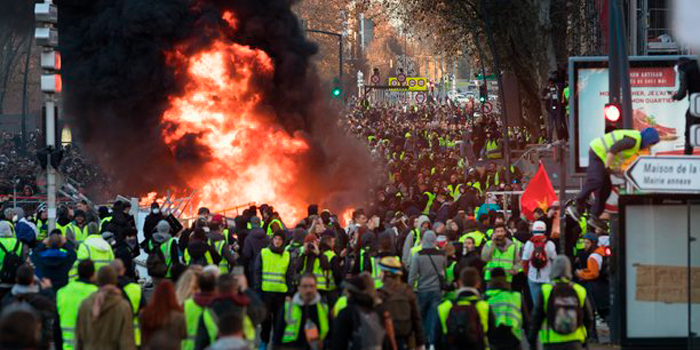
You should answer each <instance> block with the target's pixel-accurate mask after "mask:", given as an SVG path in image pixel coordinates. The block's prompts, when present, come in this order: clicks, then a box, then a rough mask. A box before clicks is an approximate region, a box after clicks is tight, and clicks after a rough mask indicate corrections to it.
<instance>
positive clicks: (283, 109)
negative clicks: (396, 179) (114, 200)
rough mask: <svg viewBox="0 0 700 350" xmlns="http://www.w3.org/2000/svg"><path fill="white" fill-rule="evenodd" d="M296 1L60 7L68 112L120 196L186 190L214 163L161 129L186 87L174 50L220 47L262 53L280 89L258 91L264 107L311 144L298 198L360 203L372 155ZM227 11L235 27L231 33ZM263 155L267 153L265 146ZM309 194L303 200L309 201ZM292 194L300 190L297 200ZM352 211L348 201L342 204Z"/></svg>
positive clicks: (79, 1) (74, 2) (135, 0)
mask: <svg viewBox="0 0 700 350" xmlns="http://www.w3.org/2000/svg"><path fill="white" fill-rule="evenodd" d="M292 3H293V1H289V0H226V1H224V0H148V1H144V0H59V1H57V4H58V6H59V35H60V37H59V39H60V45H61V51H62V54H63V62H64V69H63V75H64V78H63V79H64V92H65V94H64V108H65V115H66V117H67V118H68V120H69V122H70V124H71V125H72V127H73V130H74V132H75V134H76V135H77V138H78V139H79V141H80V142H81V143H82V144H83V146H84V147H86V149H87V150H88V151H89V152H90V154H91V155H92V156H93V157H94V158H95V159H96V160H97V161H99V163H100V165H101V166H102V168H103V169H104V170H106V171H107V172H108V173H109V174H111V175H112V177H113V179H114V180H115V184H114V185H115V187H114V191H115V192H116V191H121V192H123V193H133V194H145V193H146V192H148V191H152V190H161V191H162V190H164V189H166V188H182V186H183V184H185V183H186V181H184V180H185V179H187V177H188V175H189V174H190V173H191V172H196V171H197V169H198V167H199V166H201V165H202V164H203V162H206V160H207V152H208V149H207V147H206V146H205V145H201V144H199V143H198V142H197V138H196V137H191V138H185V139H183V142H181V143H180V144H178V148H177V150H176V151H175V152H172V151H171V150H170V149H169V148H168V147H167V146H166V144H165V143H164V141H163V139H162V136H161V132H162V128H163V127H166V126H165V125H163V123H162V114H163V112H164V111H166V110H167V109H168V107H169V104H168V97H169V96H178V95H179V94H181V93H182V89H183V86H184V81H183V80H182V77H181V76H180V75H178V74H177V71H176V69H175V67H171V66H168V65H167V64H166V57H165V53H166V52H169V51H172V50H173V49H174V48H175V47H178V48H182V47H185V48H186V52H189V53H191V54H194V53H196V52H198V51H199V50H202V49H204V48H206V47H207V45H209V44H210V43H212V41H213V40H216V39H220V38H221V37H222V36H227V39H228V40H231V41H232V42H235V43H238V44H242V45H248V46H250V47H252V48H255V49H261V50H263V51H265V52H266V53H267V54H268V56H270V58H271V59H272V60H273V62H274V66H275V73H274V77H273V81H272V82H269V81H268V82H265V83H261V84H259V89H260V91H261V92H262V102H261V104H260V105H261V108H263V109H265V110H268V111H271V113H270V114H272V116H273V117H272V119H273V120H272V122H274V123H277V124H278V125H280V126H282V127H283V128H284V129H285V130H286V131H287V132H289V133H290V134H291V133H295V132H296V133H301V134H303V135H305V137H306V138H307V140H308V141H309V143H310V145H311V146H312V149H311V151H310V152H309V153H308V154H307V155H306V156H305V159H304V169H303V176H301V177H300V179H299V181H298V182H299V183H298V184H297V186H294V187H295V188H294V189H290V191H298V192H296V195H299V196H302V195H303V196H304V197H303V198H305V199H306V198H308V200H309V201H319V202H322V201H323V200H328V199H329V198H335V199H338V198H339V201H340V202H341V203H331V204H333V206H335V207H338V206H344V205H347V204H349V203H347V202H348V201H356V200H358V199H359V197H357V195H358V194H360V193H361V192H363V191H364V190H365V189H366V188H365V186H367V185H368V183H369V181H370V178H371V173H372V172H371V170H370V161H369V156H368V153H367V151H366V149H363V147H362V146H361V145H360V144H359V143H357V142H353V141H351V140H350V138H349V137H348V136H346V135H344V133H343V132H342V131H341V130H340V129H339V127H338V126H337V116H336V113H335V112H334V111H333V110H332V109H330V108H329V105H328V102H329V101H328V100H329V99H330V98H329V96H328V93H327V92H326V91H325V90H324V89H323V87H322V85H321V83H320V80H319V78H318V77H317V74H316V72H315V70H314V69H313V67H312V66H310V58H311V56H313V55H314V54H315V53H316V52H317V47H316V45H315V44H313V43H312V42H310V41H308V40H307V39H306V37H305V36H304V33H303V30H302V28H301V27H300V24H299V21H298V19H297V18H296V17H295V15H294V14H293V13H292V11H291V9H290V7H291V5H292ZM224 11H231V12H233V13H234V14H235V17H236V18H237V20H238V23H239V24H238V28H239V29H238V30H236V31H235V32H231V31H226V30H225V29H223V28H224V27H225V26H226V23H225V22H224V21H223V20H222V19H221V18H222V13H223V12H224ZM263 147H264V145H263ZM302 192H303V194H302ZM293 193H294V192H293ZM342 202H345V203H342Z"/></svg>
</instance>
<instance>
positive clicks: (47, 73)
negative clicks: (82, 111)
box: [34, 0, 61, 232]
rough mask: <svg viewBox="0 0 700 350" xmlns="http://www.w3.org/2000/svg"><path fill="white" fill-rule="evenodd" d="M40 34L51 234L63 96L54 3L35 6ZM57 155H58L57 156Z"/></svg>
mask: <svg viewBox="0 0 700 350" xmlns="http://www.w3.org/2000/svg"><path fill="white" fill-rule="evenodd" d="M34 18H35V20H36V31H35V32H34V38H35V39H36V43H37V45H38V46H40V47H41V48H42V52H41V68H42V70H43V71H42V74H41V91H42V92H43V93H44V101H45V109H46V130H45V131H44V132H45V137H46V153H47V160H46V174H47V176H46V205H47V213H48V230H49V232H50V231H51V230H53V229H54V228H55V227H56V169H55V168H54V167H53V166H52V165H51V157H52V156H54V155H58V152H55V150H56V94H57V93H59V92H61V75H60V74H59V72H58V71H59V69H60V67H61V63H60V62H61V59H60V54H59V53H58V51H56V47H57V46H58V30H57V29H56V23H57V20H58V9H57V8H56V6H55V5H54V4H53V3H52V1H51V0H44V2H43V3H37V4H35V5H34ZM54 152H55V153H54Z"/></svg>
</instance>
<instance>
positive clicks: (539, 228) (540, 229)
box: [532, 221, 547, 234]
mask: <svg viewBox="0 0 700 350" xmlns="http://www.w3.org/2000/svg"><path fill="white" fill-rule="evenodd" d="M545 232H547V224H545V223H544V221H535V223H534V224H532V233H542V234H544V233H545Z"/></svg>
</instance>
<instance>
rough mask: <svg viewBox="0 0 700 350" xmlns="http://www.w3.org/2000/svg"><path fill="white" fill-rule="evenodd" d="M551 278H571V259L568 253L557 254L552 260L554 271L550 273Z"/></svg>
mask: <svg viewBox="0 0 700 350" xmlns="http://www.w3.org/2000/svg"><path fill="white" fill-rule="evenodd" d="M549 277H550V278H551V279H555V278H568V279H571V261H569V258H567V257H566V255H557V256H556V257H555V258H554V261H553V262H552V271H551V272H550V273H549Z"/></svg>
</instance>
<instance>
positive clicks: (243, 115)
mask: <svg viewBox="0 0 700 350" xmlns="http://www.w3.org/2000/svg"><path fill="white" fill-rule="evenodd" d="M224 19H225V20H226V21H227V22H229V24H230V25H232V26H235V23H236V22H235V19H234V18H233V16H231V15H230V13H228V14H227V15H225V16H224ZM168 59H169V63H171V64H175V65H176V66H177V67H183V68H184V69H186V74H187V79H188V81H187V83H186V86H185V88H184V91H185V92H184V94H183V95H182V96H177V97H172V98H171V100H170V108H169V109H168V110H167V111H166V112H165V113H164V115H163V121H164V125H165V127H164V128H163V130H164V131H163V139H164V140H165V142H166V144H167V145H168V146H169V147H170V148H171V150H173V151H175V149H176V148H177V145H178V143H179V142H182V141H183V139H190V140H191V138H195V140H196V143H197V144H199V145H203V146H206V147H207V148H208V154H206V153H207V152H204V153H205V155H204V157H206V158H205V165H204V166H202V167H201V168H200V169H198V170H197V171H195V173H193V174H190V175H189V178H188V179H187V186H189V187H190V188H192V189H196V190H197V191H198V192H197V205H200V206H208V207H209V208H210V209H211V210H212V212H216V211H221V210H224V209H225V208H231V207H235V206H238V205H242V204H245V203H249V202H255V203H256V204H258V205H260V204H262V203H268V204H270V205H272V206H274V208H275V210H276V211H278V212H279V213H280V215H281V216H282V218H283V219H285V220H287V222H288V223H291V221H292V220H295V221H296V220H298V219H300V218H302V217H303V214H305V210H306V205H307V203H304V201H303V200H302V199H299V198H293V196H290V194H289V189H290V186H292V185H293V184H294V180H295V179H296V176H297V175H298V172H299V168H298V165H297V163H296V157H298V156H299V155H302V154H303V153H304V152H306V151H307V150H308V149H309V146H308V144H307V142H306V140H304V139H303V138H301V137H299V136H296V135H290V134H289V133H287V132H285V131H284V130H282V129H280V128H279V127H278V126H276V125H275V124H274V123H271V122H269V121H268V119H267V118H269V117H268V116H264V115H261V114H260V112H258V111H257V110H256V107H258V104H259V102H260V99H261V97H260V94H259V93H257V92H256V91H255V88H254V87H253V86H252V84H251V81H252V79H253V78H254V77H255V78H256V79H257V78H261V77H262V78H263V79H272V76H273V72H274V67H273V64H272V60H271V59H270V57H269V56H268V55H267V54H266V53H265V52H263V51H261V50H256V49H251V48H250V47H248V46H242V45H238V44H235V43H227V42H224V41H216V42H214V43H213V45H212V46H211V47H210V48H209V49H207V50H204V51H202V52H200V53H197V54H196V55H194V56H188V57H186V56H185V55H183V54H182V53H181V52H173V53H171V54H170V55H169V57H168Z"/></svg>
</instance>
